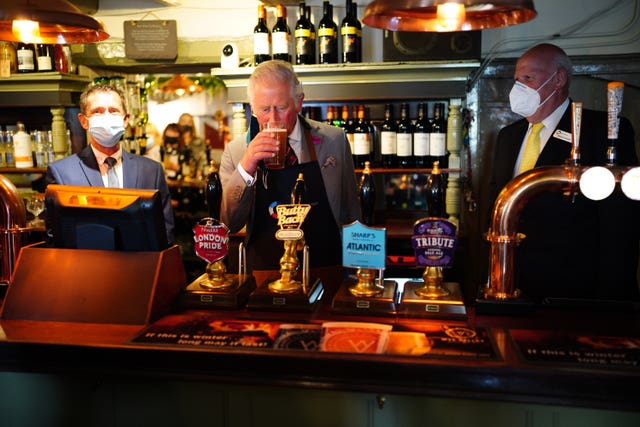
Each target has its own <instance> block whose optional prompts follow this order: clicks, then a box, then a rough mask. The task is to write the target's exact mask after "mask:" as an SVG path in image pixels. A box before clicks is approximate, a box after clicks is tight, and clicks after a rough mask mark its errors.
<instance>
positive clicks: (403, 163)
mask: <svg viewBox="0 0 640 427" xmlns="http://www.w3.org/2000/svg"><path fill="white" fill-rule="evenodd" d="M396 139H397V141H396V143H397V149H396V154H397V156H398V166H400V167H401V168H410V167H413V124H412V123H411V119H410V118H409V104H407V103H406V102H403V103H402V104H400V121H399V122H398V132H397V135H396Z"/></svg>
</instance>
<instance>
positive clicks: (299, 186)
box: [291, 173, 306, 205]
mask: <svg viewBox="0 0 640 427" xmlns="http://www.w3.org/2000/svg"><path fill="white" fill-rule="evenodd" d="M305 193H306V187H305V184H304V175H303V174H302V173H299V174H298V178H297V179H296V183H295V184H294V185H293V189H291V203H292V204H296V205H299V204H302V203H304V199H305Z"/></svg>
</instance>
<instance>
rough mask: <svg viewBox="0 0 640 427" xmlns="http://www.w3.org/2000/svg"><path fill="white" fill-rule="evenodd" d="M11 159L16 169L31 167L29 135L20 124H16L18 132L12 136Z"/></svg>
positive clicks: (31, 152)
mask: <svg viewBox="0 0 640 427" xmlns="http://www.w3.org/2000/svg"><path fill="white" fill-rule="evenodd" d="M13 158H14V160H15V163H16V167H17V168H32V167H33V149H32V148H31V135H29V134H28V133H27V132H25V130H24V123H22V122H18V131H17V132H16V133H15V134H14V135H13Z"/></svg>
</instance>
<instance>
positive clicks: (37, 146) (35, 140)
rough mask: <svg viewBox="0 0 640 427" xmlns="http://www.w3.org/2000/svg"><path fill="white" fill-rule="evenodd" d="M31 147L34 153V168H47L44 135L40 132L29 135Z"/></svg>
mask: <svg viewBox="0 0 640 427" xmlns="http://www.w3.org/2000/svg"><path fill="white" fill-rule="evenodd" d="M31 146H32V149H33V153H34V158H35V162H34V163H35V167H37V168H44V167H46V166H47V163H46V151H45V146H46V133H45V132H41V131H36V132H33V133H32V134H31Z"/></svg>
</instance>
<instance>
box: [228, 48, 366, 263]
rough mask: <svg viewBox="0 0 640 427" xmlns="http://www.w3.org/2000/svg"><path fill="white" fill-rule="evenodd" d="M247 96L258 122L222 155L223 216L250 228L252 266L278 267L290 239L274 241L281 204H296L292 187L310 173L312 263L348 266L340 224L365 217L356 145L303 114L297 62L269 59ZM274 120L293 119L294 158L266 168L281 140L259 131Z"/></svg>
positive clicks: (233, 227) (307, 226) (307, 225)
mask: <svg viewBox="0 0 640 427" xmlns="http://www.w3.org/2000/svg"><path fill="white" fill-rule="evenodd" d="M248 97H249V102H250V104H251V110H252V113H253V115H254V116H255V119H257V125H255V126H252V129H250V131H249V132H248V135H247V137H241V138H236V139H235V140H233V141H232V142H230V143H229V144H228V145H227V146H226V147H225V150H224V153H223V154H222V160H221V166H220V179H221V181H222V187H223V197H222V208H221V219H222V221H223V222H224V223H225V224H227V226H228V227H229V229H230V231H231V232H237V231H239V230H240V229H241V228H242V227H243V226H245V225H246V226H247V229H246V230H247V234H246V239H245V241H246V245H247V259H248V261H247V263H248V267H249V269H252V270H253V271H254V274H255V271H256V270H277V269H278V268H279V259H280V257H281V256H282V254H283V245H282V243H281V242H278V241H277V240H276V239H275V236H274V235H275V232H276V230H277V229H278V226H277V219H276V218H275V206H276V205H277V204H286V203H290V199H291V196H290V194H291V190H292V189H293V186H294V184H295V182H296V178H297V177H298V174H299V173H303V176H304V181H305V186H306V193H305V203H309V204H311V211H310V213H309V215H308V216H307V218H306V219H305V222H304V224H303V226H302V229H303V230H304V233H305V241H306V243H307V244H308V246H309V251H310V264H311V267H312V268H315V267H327V266H340V265H341V264H342V246H341V237H340V236H341V227H342V225H343V224H348V223H350V222H353V221H355V220H356V219H358V218H359V217H360V208H359V203H358V194H357V185H356V176H355V171H354V167H353V160H352V157H351V149H350V148H349V143H348V141H347V139H346V136H345V133H344V131H343V130H342V129H339V128H336V127H333V126H329V125H327V124H325V123H320V122H316V121H313V120H306V119H304V118H303V117H302V116H300V115H299V113H300V111H301V110H302V101H303V99H304V93H303V91H302V85H301V83H300V81H299V80H298V78H297V76H296V74H295V72H294V70H293V67H292V66H291V64H289V63H287V62H284V61H277V60H274V61H267V62H263V63H261V64H260V65H258V66H257V67H256V69H255V70H254V72H253V73H252V75H251V77H250V78H249V84H248ZM269 120H278V121H281V122H284V123H285V124H286V128H287V133H288V138H289V144H290V146H291V149H292V150H293V152H295V157H294V159H293V161H292V162H290V165H288V166H285V167H284V169H279V170H276V169H267V168H266V167H265V165H264V160H265V159H267V158H270V157H273V156H275V153H276V152H277V149H278V143H277V140H276V139H275V138H274V137H273V136H272V134H271V133H269V132H264V131H263V132H260V131H259V129H260V128H262V127H263V126H264V125H265V124H266V123H267V122H268V121H269Z"/></svg>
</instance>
